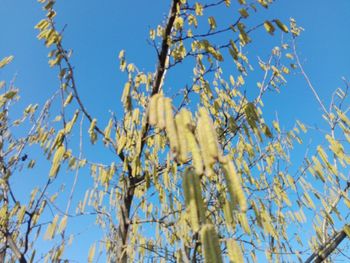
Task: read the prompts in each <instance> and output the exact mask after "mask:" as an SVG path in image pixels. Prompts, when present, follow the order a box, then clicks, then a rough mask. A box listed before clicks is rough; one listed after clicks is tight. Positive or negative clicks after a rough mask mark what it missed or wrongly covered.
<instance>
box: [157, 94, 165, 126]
mask: <svg viewBox="0 0 350 263" xmlns="http://www.w3.org/2000/svg"><path fill="white" fill-rule="evenodd" d="M164 101H165V98H164V97H163V96H160V97H159V99H158V103H157V127H158V128H159V129H161V130H163V129H164V128H165V107H164V106H165V105H164Z"/></svg>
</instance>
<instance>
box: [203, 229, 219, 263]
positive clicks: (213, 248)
mask: <svg viewBox="0 0 350 263" xmlns="http://www.w3.org/2000/svg"><path fill="white" fill-rule="evenodd" d="M201 242H202V250H203V252H204V262H206V263H222V262H223V261H222V256H221V249H220V244H219V238H218V235H217V233H216V231H215V228H214V226H213V225H212V224H205V225H204V226H203V227H202V230H201Z"/></svg>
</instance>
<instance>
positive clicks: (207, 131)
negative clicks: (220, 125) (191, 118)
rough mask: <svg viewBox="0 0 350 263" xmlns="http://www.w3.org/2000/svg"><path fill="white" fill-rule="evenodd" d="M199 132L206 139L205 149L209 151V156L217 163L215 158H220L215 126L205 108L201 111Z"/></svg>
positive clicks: (204, 142)
mask: <svg viewBox="0 0 350 263" xmlns="http://www.w3.org/2000/svg"><path fill="white" fill-rule="evenodd" d="M198 130H199V131H200V132H201V134H202V137H203V139H204V141H203V146H204V145H206V147H205V148H207V150H208V155H209V156H210V158H211V159H212V162H215V160H214V158H215V159H216V158H217V157H218V140H217V136H216V132H215V128H214V124H213V122H212V120H211V118H210V116H209V114H208V111H207V110H206V109H205V108H203V107H202V108H200V109H199V118H198ZM201 147H202V145H201Z"/></svg>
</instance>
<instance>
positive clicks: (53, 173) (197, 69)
mask: <svg viewBox="0 0 350 263" xmlns="http://www.w3.org/2000/svg"><path fill="white" fill-rule="evenodd" d="M38 2H39V4H38V8H42V9H43V10H44V12H45V15H44V16H43V17H42V19H41V20H40V21H38V22H37V23H36V25H35V29H36V30H37V34H38V35H37V38H38V40H39V41H41V42H43V43H44V46H45V47H43V48H46V49H47V53H48V64H49V66H50V67H51V68H52V71H53V72H55V74H57V79H56V82H55V83H54V84H52V85H56V86H57V90H56V91H55V92H54V94H47V96H46V95H45V96H46V97H47V98H48V99H47V100H46V103H45V104H43V105H39V104H30V105H28V106H26V107H25V109H24V111H23V113H20V114H19V113H18V112H19V110H18V109H17V108H19V106H18V100H19V99H20V90H19V89H18V88H17V87H16V81H15V80H13V81H11V80H10V81H8V80H7V81H5V80H4V81H1V82H0V88H1V95H0V108H1V110H0V123H1V126H0V262H12V261H19V262H39V261H45V262H70V261H71V260H72V261H73V260H74V256H72V258H71V255H74V254H75V253H86V255H84V258H85V259H86V260H87V261H88V262H95V261H96V262H97V261H98V260H100V261H108V262H186V263H187V262H207V263H211V262H296V261H300V262H321V261H322V260H329V261H331V260H335V259H338V258H339V259H344V258H347V259H348V257H347V256H346V252H347V249H346V245H347V244H346V243H347V242H343V241H344V240H345V239H346V238H348V237H350V222H349V212H348V211H349V207H350V199H349V194H348V191H349V188H350V180H349V175H348V171H347V168H348V165H349V164H350V156H349V154H348V151H347V149H348V146H347V143H348V142H350V136H349V134H350V119H349V117H348V110H349V106H348V87H349V83H348V81H347V80H346V79H345V78H344V79H343V87H341V88H337V89H336V90H335V91H334V93H333V96H332V97H331V98H330V99H329V100H328V101H326V102H325V101H324V100H323V99H322V98H321V97H320V95H319V93H318V90H317V88H316V87H315V86H314V85H313V82H312V80H311V79H310V77H309V76H308V74H307V72H306V70H304V68H303V60H302V59H301V58H300V57H299V52H298V47H297V41H298V39H299V37H301V38H302V36H300V35H301V34H302V32H303V30H304V29H303V28H302V27H301V26H300V25H299V24H298V23H297V21H296V20H295V19H293V18H291V19H290V20H289V21H288V20H287V21H284V20H283V21H282V19H280V18H278V17H271V18H269V19H263V20H261V21H260V20H259V19H260V17H259V16H257V15H258V14H260V13H261V12H264V10H266V9H268V8H269V7H270V6H271V5H273V4H274V1H272V0H251V1H249V0H247V1H246V0H238V1H230V0H217V1H215V0H214V1H190V0H172V1H168V2H169V3H168V5H169V6H168V8H169V10H168V14H167V15H166V17H165V19H163V20H162V16H161V15H160V16H159V21H160V22H159V25H157V26H155V27H154V28H151V29H150V31H149V38H148V40H147V43H143V44H147V45H150V47H151V48H152V50H153V51H154V52H153V53H154V61H156V64H155V65H154V66H153V67H152V68H149V69H145V68H144V67H143V66H138V65H136V64H135V63H133V62H130V61H129V59H128V53H127V47H126V48H125V50H121V51H119V55H118V61H119V62H118V63H119V70H120V72H121V74H122V75H123V77H121V79H122V80H123V81H124V83H123V85H122V86H123V87H122V94H121V97H120V100H119V101H117V102H116V107H115V109H116V110H114V111H111V112H106V113H105V115H104V117H102V118H98V117H96V116H95V114H94V113H93V111H91V109H90V108H91V106H90V108H89V107H87V105H86V103H85V100H84V98H83V97H82V96H81V90H82V89H83V87H81V86H80V83H79V77H77V75H78V74H77V73H76V71H77V68H76V67H75V65H74V52H73V50H71V49H70V47H69V46H68V45H67V44H66V42H69V41H68V40H67V38H68V37H67V36H66V33H67V31H69V27H67V28H66V26H65V24H64V23H62V22H61V21H60V20H59V19H58V17H59V15H60V13H59V12H56V11H57V9H59V8H58V7H57V5H58V4H59V3H56V1H54V0H39V1H38ZM256 16H257V17H256ZM101 19H102V18H101ZM125 26H126V27H127V26H128V25H125ZM261 32H263V33H264V35H262V36H260V37H259V39H258V40H257V39H256V38H255V34H257V33H261ZM77 37H79V36H77ZM271 39H273V40H274V41H273V42H271V43H273V44H272V45H271V46H270V48H269V49H268V48H266V49H265V46H266V45H262V44H261V43H260V41H266V42H268V41H270V40H271ZM98 41H103V39H99V40H98ZM269 43H270V42H269ZM141 44H142V43H141ZM260 47H264V48H262V49H261V50H260V51H259V53H256V51H255V50H256V49H259V48H260ZM141 59H142V58H141ZM12 60H13V56H12V55H9V56H7V57H4V58H2V59H1V61H0V72H1V70H2V69H3V68H5V67H6V66H7V65H8V64H10V63H11V61H12ZM297 75H300V76H302V77H303V78H304V79H305V82H304V83H305V84H304V85H305V87H306V88H308V89H309V90H310V91H311V93H312V94H313V97H312V99H313V100H315V101H316V102H317V103H318V107H319V108H320V115H322V117H323V119H324V123H323V124H321V125H322V130H319V131H316V134H318V135H317V136H318V137H319V138H321V139H320V140H321V141H322V142H321V143H319V144H317V143H316V145H313V147H310V145H309V143H308V142H307V141H305V138H308V137H307V133H308V130H309V129H314V128H315V127H313V126H311V125H306V124H304V123H302V122H301V121H299V120H297V121H295V125H294V126H293V127H291V128H289V129H286V128H284V125H283V123H281V122H282V121H283V120H279V119H278V117H277V116H271V114H270V115H269V114H266V113H265V111H264V101H265V98H266V96H269V94H271V93H278V92H280V90H284V89H286V91H284V92H288V82H287V80H289V79H291V78H294V77H296V76H297ZM91 78H94V76H91ZM100 92H101V93H102V92H103V91H102V89H101V90H98V91H97V90H94V91H93V92H92V91H91V93H89V96H91V98H92V99H95V100H98V97H99V96H100V95H99V93H100ZM111 96H114V95H111ZM274 99H278V95H277V96H275V97H274ZM96 105H97V103H96ZM302 107H305V109H306V110H307V108H308V105H302ZM301 117H302V116H301ZM316 128H317V127H316ZM316 130H317V129H316ZM323 138H324V140H323ZM316 141H317V140H316ZM295 148H298V149H302V151H303V152H305V156H304V158H299V159H300V163H295V161H294V160H297V159H298V158H296V157H294V156H295V155H296V153H295V152H296V149H295ZM38 171H39V174H37V175H36V176H37V177H38V178H39V179H38V181H36V182H30V184H29V186H28V187H29V188H30V190H31V191H30V192H26V191H23V189H25V188H24V184H23V183H22V184H21V180H22V179H21V177H22V176H24V174H28V173H38ZM81 180H84V181H85V182H87V183H86V184H84V187H81V186H80V187H78V186H77V185H78V183H79V181H81ZM26 187H27V186H26ZM76 224H79V225H84V224H85V225H86V230H85V232H87V233H88V234H90V235H91V236H92V237H93V239H94V242H93V243H92V244H87V243H86V242H84V237H83V236H82V237H81V236H80V234H81V233H79V232H77V228H76V227H75V225H76ZM92 229H93V230H92ZM305 229H312V235H309V232H308V233H306V231H305ZM90 231H91V232H90ZM85 235H86V233H85ZM76 243H78V244H79V243H80V244H82V245H83V247H84V248H85V250H84V251H82V252H80V251H79V252H77V251H75V252H74V251H73V252H72V247H74V244H76Z"/></svg>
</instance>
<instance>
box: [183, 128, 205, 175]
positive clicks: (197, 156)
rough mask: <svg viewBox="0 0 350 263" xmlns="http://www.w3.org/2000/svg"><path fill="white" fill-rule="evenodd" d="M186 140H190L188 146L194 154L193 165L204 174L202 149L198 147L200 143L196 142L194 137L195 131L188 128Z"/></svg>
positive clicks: (199, 173)
mask: <svg viewBox="0 0 350 263" xmlns="http://www.w3.org/2000/svg"><path fill="white" fill-rule="evenodd" d="M185 136H186V140H187V142H188V147H189V149H190V152H191V154H192V165H193V167H194V169H195V171H196V173H197V174H198V175H202V174H203V162H202V157H201V153H200V149H199V147H198V144H197V142H196V138H195V137H194V135H193V133H192V132H191V131H190V130H189V129H188V130H187V131H186V134H185Z"/></svg>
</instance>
